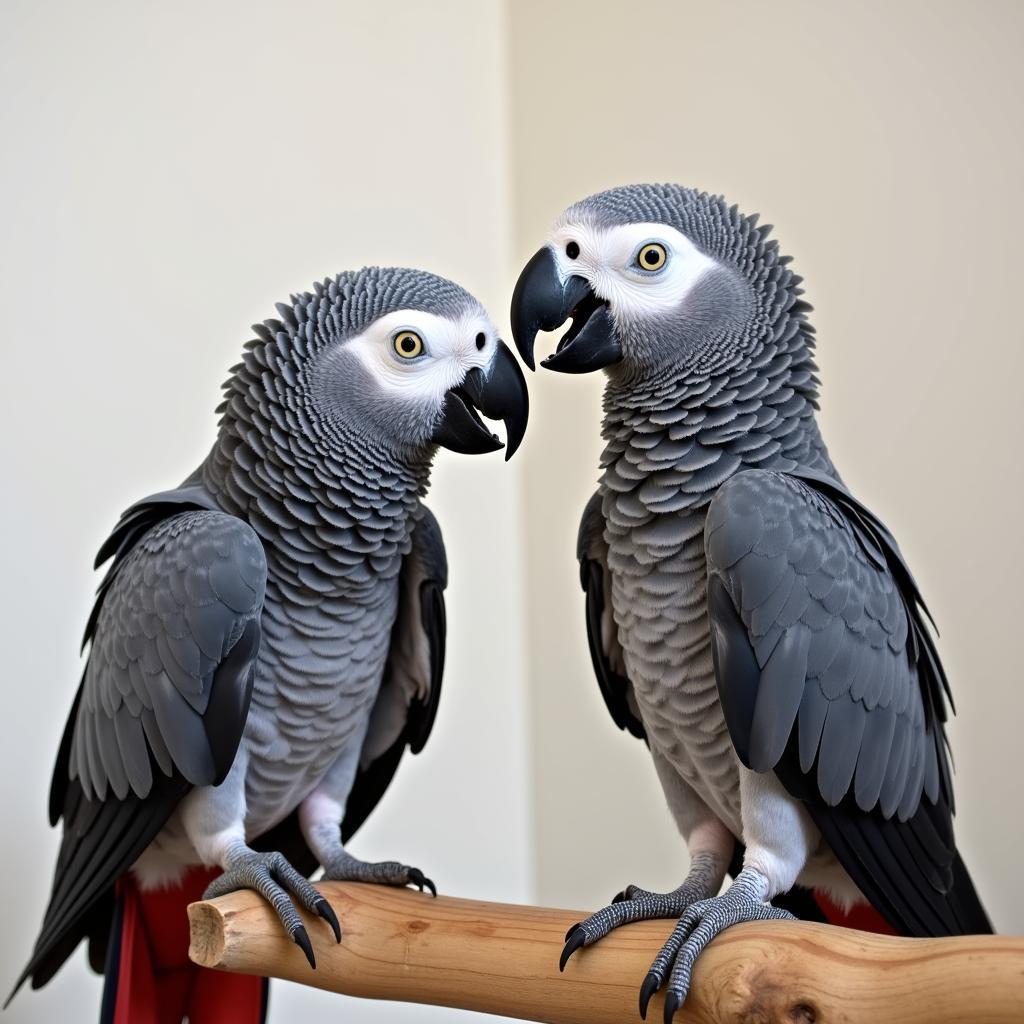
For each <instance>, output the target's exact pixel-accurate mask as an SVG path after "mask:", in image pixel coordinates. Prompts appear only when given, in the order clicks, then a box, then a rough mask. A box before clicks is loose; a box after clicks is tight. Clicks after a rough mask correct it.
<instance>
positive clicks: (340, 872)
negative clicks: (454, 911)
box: [324, 852, 437, 896]
mask: <svg viewBox="0 0 1024 1024" xmlns="http://www.w3.org/2000/svg"><path fill="white" fill-rule="evenodd" d="M324 881H328V882H370V883H371V884H373V885H396V886H404V885H415V886H416V888H417V889H419V891H420V892H423V891H424V889H429V890H430V895H431V896H436V895H437V886H435V885H434V883H433V882H432V881H431V880H430V879H429V878H427V876H426V875H424V874H423V872H422V871H420V869H419V868H413V867H409V865H408V864H402V863H401V862H400V861H397V860H382V861H378V862H377V863H368V862H367V861H363V860H359V859H358V858H356V857H353V856H352V855H351V854H350V853H347V852H345V853H344V854H343V856H341V857H339V858H338V859H337V860H335V861H332V862H331V863H330V864H325V865H324Z"/></svg>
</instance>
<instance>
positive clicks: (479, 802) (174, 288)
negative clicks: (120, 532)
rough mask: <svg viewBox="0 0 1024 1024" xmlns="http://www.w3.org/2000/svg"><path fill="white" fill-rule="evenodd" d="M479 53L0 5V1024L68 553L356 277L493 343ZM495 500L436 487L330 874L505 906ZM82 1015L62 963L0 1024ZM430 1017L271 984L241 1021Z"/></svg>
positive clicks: (346, 21) (480, 461) (65, 683)
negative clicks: (428, 550)
mask: <svg viewBox="0 0 1024 1024" xmlns="http://www.w3.org/2000/svg"><path fill="white" fill-rule="evenodd" d="M502 24H503V23H502V9H501V6H500V4H498V3H496V2H491V3H477V2H475V0H460V2H452V0H445V2H440V3H439V2H436V0H435V2H432V3H430V4H429V5H427V4H419V3H416V2H407V3H403V4H401V5H400V6H396V5H395V4H387V5H383V4H382V5H376V4H367V3H360V2H355V0H350V2H336V0H324V2H305V0H302V2H290V3H257V4H253V3H249V2H243V0H226V2H225V0H218V2H215V3H198V2H192V3H184V4H182V3H175V4H158V3H148V2H147V3H134V2H125V3H114V2H108V0H96V2H90V3H86V4H82V3H75V2H72V0H67V2H52V0H42V2H40V0H29V2H24V3H21V2H13V3H12V2H7V3H4V4H3V5H0V148H2V152H3V156H2V159H0V207H2V212H0V308H2V309H3V327H2V339H0V344H2V346H3V360H2V364H0V365H2V368H3V376H2V380H3V396H2V401H0V417H2V420H3V427H2V429H0V445H2V455H0V466H2V467H3V473H2V481H3V483H2V489H3V513H2V517H3V519H2V522H3V529H2V531H0V545H2V558H3V563H2V564H3V574H2V584H0V632H2V648H0V649H2V651H3V673H2V674H3V683H2V687H3V698H4V699H3V704H2V713H0V786H2V793H3V822H2V827H0V832H2V835H3V856H2V868H3V870H2V872H0V901H2V908H3V914H2V917H3V920H4V922H5V926H4V928H3V929H2V932H0V990H2V992H0V998H2V997H3V996H6V991H7V986H8V985H9V984H10V983H11V982H12V981H13V979H14V976H15V974H16V972H17V971H18V970H20V968H21V965H22V964H23V962H24V960H25V959H26V957H27V954H28V951H29V947H30V944H31V942H32V940H33V939H34V937H35V930H36V928H37V926H38V923H39V921H40V919H41V916H42V910H43V905H44V901H45V897H46V893H47V889H48V885H49V879H50V873H51V871H52V868H53V857H54V854H55V849H56V835H55V834H54V833H53V832H51V830H50V829H49V828H47V826H46V822H45V802H46V791H47V786H48V782H49V773H50V769H51V765H52V759H53V755H54V752H55V750H56V745H57V741H58V739H59V737H60V732H61V729H62V728H63V722H64V716H65V714H66V712H67V707H68V705H69V703H70V700H71V696H72V694H73V693H74V688H75V685H76V683H77V680H78V675H79V672H80V664H79V661H78V657H77V643H78V638H79V637H80V636H81V631H82V627H83V625H84V622H85V618H86V615H87V611H88V607H89V604H90V597H91V593H92V589H93V587H94V586H95V583H96V579H94V578H93V577H92V575H91V574H90V565H91V563H92V558H93V555H94V553H95V550H96V548H97V546H98V544H99V543H100V541H101V540H102V539H103V537H104V536H105V534H106V531H107V530H109V528H110V526H111V525H112V524H113V522H114V521H115V519H116V517H117V515H118V513H119V512H120V511H121V509H123V508H124V507H125V506H126V505H127V504H128V503H129V502H130V501H132V500H133V499H135V498H136V497H141V496H142V495H144V494H146V493H149V492H151V491H152V490H155V489H160V488H163V487H166V486H173V485H174V484H175V483H177V482H178V481H179V480H181V479H182V478H183V477H184V476H185V474H186V473H187V472H189V471H190V470H191V469H192V467H193V466H194V465H195V464H196V463H198V462H199V460H200V459H201V458H202V457H203V455H204V454H205V452H206V450H207V448H208V446H209V445H210V443H211V442H212V439H213V437H214V431H215V420H214V416H213V407H214V406H215V404H216V403H217V401H218V399H219V385H220V382H221V380H222V379H223V378H224V376H225V373H226V370H227V368H228V367H229V366H230V365H231V364H232V363H234V362H235V361H236V360H237V357H238V353H239V352H240V350H241V345H242V343H243V342H244V341H245V340H246V339H247V338H248V337H249V324H251V323H252V322H254V321H256V320H259V319H262V318H264V317H266V316H270V315H273V304H274V302H275V301H278V300H282V299H285V298H287V295H288V293H289V292H290V291H294V290H301V289H303V288H306V287H308V286H309V285H310V284H311V283H312V281H313V280H314V279H315V278H319V277H323V276H325V275H327V274H331V273H334V272H336V271H338V270H341V269H344V268H348V267H354V266H359V265H362V264H364V263H372V262H385V263H400V264H408V265H412V266H424V267H428V268H430V269H432V270H435V271H437V272H440V273H442V274H447V275H449V276H451V277H453V278H455V279H456V280H458V281H460V282H461V283H463V284H464V285H465V286H466V287H468V288H469V289H470V290H471V291H473V292H475V293H476V294H477V295H478V296H479V297H480V298H481V299H482V300H483V301H484V303H485V304H486V305H487V306H488V307H490V308H491V309H492V310H493V311H494V314H495V318H496V320H497V322H498V323H499V324H502V323H504V320H505V305H506V296H507V281H508V277H509V273H510V270H509V267H508V265H507V255H508V224H509V215H508V212H507V194H506V193H507V182H508V159H507V143H506V136H507V132H506V122H505V113H504V111H505V95H504V90H505V74H504V63H503V39H502ZM518 474H519V469H518V466H517V463H516V462H513V463H510V464H509V465H507V466H506V465H505V464H504V463H503V462H502V460H501V458H500V457H498V456H495V457H490V458H487V457H479V458H467V457H460V456H454V455H450V454H448V453H445V454H443V455H442V456H441V457H440V458H439V460H438V467H437V471H436V474H435V478H434V481H433V486H432V490H431V494H430V497H429V503H430V505H431V507H432V508H433V509H434V511H435V512H436V513H437V515H438V518H439V520H440V521H441V524H442V527H443V530H444V534H445V537H446V540H447V546H448V554H449V559H450V563H451V586H450V589H449V594H448V611H449V635H448V639H449V646H448V671H447V673H446V677H445V694H444V700H443V701H442V704H441V711H440V714H439V717H438V721H437V725H436V731H435V734H434V736H433V737H432V738H431V742H430V744H429V745H428V747H427V748H426V750H425V751H424V752H423V754H422V755H420V756H419V757H417V758H409V759H408V762H407V763H406V764H404V765H403V766H402V768H401V769H400V771H399V773H398V777H397V779H396V781H395V783H394V786H393V788H392V789H391V791H389V793H388V795H387V799H386V800H385V801H384V802H383V803H382V805H381V807H380V808H379V810H378V811H377V812H376V813H375V814H374V815H373V817H372V818H371V820H370V821H369V822H368V823H367V825H366V827H365V829H364V830H363V831H362V832H361V833H360V835H359V836H357V838H356V840H355V841H354V842H353V844H352V850H353V852H354V853H356V854H357V855H359V856H364V857H368V858H371V859H373V858H392V857H399V858H403V859H406V860H407V861H408V862H410V863H413V864H417V865H420V866H421V867H422V868H423V869H424V870H425V871H427V872H428V873H429V874H430V875H432V876H433V877H434V878H435V879H436V881H437V883H438V885H439V886H440V887H441V889H442V891H444V892H449V893H451V892H458V893H462V894H464V895H473V896H477V897H483V898H492V899H509V900H518V901H523V900H526V899H528V898H529V896H530V891H529V874H530V867H531V858H530V841H529V827H530V819H529V815H528V809H527V796H528V794H527V792H526V791H525V788H524V786H523V784H522V779H523V778H524V776H525V774H526V756H527V751H526V737H525V727H526V694H525V688H524V685H523V670H524V664H523V653H522V650H521V645H520V640H521V637H522V633H523V630H522V628H521V619H522V617H521V613H520V608H521V607H522V593H521V586H520V584H519V569H518V567H519V566H520V565H521V564H522V557H521V555H522V552H521V546H522V543H523V540H522V535H521V524H520V521H519V517H518V516H517V515H516V512H515V494H516V486H517V485H516V481H517V477H518ZM496 581H500V585H498V583H496ZM495 722H500V723H501V728H498V729H495V728H493V726H494V723H495ZM467 811H468V813H467ZM98 998H99V983H98V980H97V979H96V978H95V977H94V976H93V975H91V974H89V973H87V971H86V968H85V963H84V956H83V954H82V953H81V952H79V953H78V954H77V955H76V957H75V959H74V961H73V962H72V963H70V964H69V965H68V966H67V967H66V968H65V970H64V971H63V972H62V973H61V974H60V976H59V977H58V978H56V979H55V980H54V982H53V983H52V984H51V985H50V986H48V987H47V988H46V989H45V990H44V991H43V992H41V993H38V994H36V993H28V992H25V993H22V994H21V995H19V997H18V999H17V1000H16V1001H15V1003H14V1004H13V1005H12V1007H11V1009H10V1010H9V1011H8V1012H7V1013H6V1014H4V1015H3V1020H4V1021H5V1022H11V1024H17V1022H23V1021H58V1020H67V1021H71V1020H75V1021H78V1020H91V1019H95V1014H96V1008H97V1007H98ZM447 1017H448V1014H447V1013H446V1012H445V1011H441V1010H433V1009H430V1008H415V1007H401V1006H393V1005H386V1004H379V1003H369V1002H362V1001H355V1000H346V999H341V998H340V997H333V996H330V995H328V994H326V993H322V992H318V991H316V990H314V989H310V988H300V987H299V986H294V985H286V984H283V983H281V984H276V985H275V986H274V992H273V996H272V1002H271V1014H270V1020H271V1022H274V1021H288V1020H302V1021H304V1022H309V1024H311V1022H315V1021H336V1020H345V1021H348V1022H351V1024H359V1022H363V1021H387V1022H389V1024H390V1022H392V1021H427V1020H437V1021H440V1020H445V1019H447ZM488 1019H490V1018H488Z"/></svg>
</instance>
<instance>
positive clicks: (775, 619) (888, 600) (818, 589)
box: [705, 470, 991, 935]
mask: <svg viewBox="0 0 1024 1024" xmlns="http://www.w3.org/2000/svg"><path fill="white" fill-rule="evenodd" d="M705 548H706V552H707V561H708V615H709V620H710V627H711V637H712V653H713V656H714V662H715V673H716V677H717V682H718V691H719V696H720V699H721V703H722V708H723V711H724V714H725V719H726V723H727V725H728V728H729V733H730V735H731V737H732V741H733V744H734V746H735V748H736V751H737V754H738V755H739V757H740V760H741V761H742V762H743V764H745V765H746V766H747V767H748V768H751V769H753V770H754V771H759V772H764V771H768V770H772V769H774V771H775V773H776V775H777V776H778V777H779V779H780V780H781V782H782V783H783V785H784V786H785V787H786V789H787V790H788V791H789V792H790V793H791V794H792V795H793V796H795V797H797V798H799V799H800V800H802V801H803V802H804V805H805V806H806V808H807V810H808V812H809V814H810V816H811V818H812V819H813V821H814V823H815V824H816V825H817V827H818V829H819V830H820V832H821V833H822V835H823V837H824V838H825V841H826V842H827V843H828V844H829V846H830V847H831V849H832V851H833V853H834V854H835V855H836V857H837V859H838V860H839V862H840V864H842V866H843V867H844V868H845V870H846V871H847V873H848V874H849V875H850V877H851V878H852V879H853V881H854V882H855V884H856V885H857V886H858V887H859V888H860V890H861V892H862V893H863V894H864V896H865V897H866V898H867V899H868V900H869V901H870V902H871V904H872V905H873V906H874V907H875V909H876V910H878V911H879V912H880V913H881V914H882V915H883V917H885V919H886V920H887V921H888V922H889V924H890V925H891V926H892V927H893V928H895V929H896V930H897V931H899V932H901V933H903V934H909V935H949V934H963V933H969V932H982V931H990V930H991V925H990V924H989V922H988V919H987V917H986V915H985V912H984V910H983V908H982V906H981V904H980V902H979V901H978V898H977V896H976V894H975V892H974V889H973V887H972V885H971V882H970V878H969V876H968V875H967V872H966V869H965V868H964V866H963V864H962V862H961V861H960V858H959V855H958V854H957V850H956V844H955V841H954V838H953V826H952V815H953V791H952V784H951V778H950V770H949V762H948V756H947V744H946V737H945V733H944V729H943V722H944V721H945V718H946V696H948V693H949V689H948V684H947V682H946V678H945V674H944V672H943V669H942V665H941V663H940V661H939V658H938V653H937V651H936V649H935V644H934V641H933V639H932V636H931V634H930V632H929V631H928V628H927V626H926V624H925V621H924V616H925V615H927V610H926V608H925V607H924V604H923V602H922V600H921V596H920V593H919V592H918V589H917V585H916V583H915V582H914V579H913V576H912V575H911V574H910V571H909V569H908V568H907V565H906V563H905V562H904V560H903V557H902V555H901V554H900V551H899V548H898V547H897V545H896V542H895V540H894V539H893V537H892V535H891V534H890V533H889V531H888V530H887V529H886V528H885V527H884V526H883V525H882V523H881V522H880V521H879V520H878V519H877V518H875V516H874V515H872V513H870V512H869V511H868V510H867V509H866V508H864V506H863V505H861V504H860V503H859V502H857V500H856V499H854V498H853V497H852V496H851V495H850V494H849V493H848V492H847V491H846V489H845V488H844V487H843V486H842V484H840V483H839V482H838V481H836V480H834V479H832V478H830V477H827V476H824V475H822V474H819V473H815V472H813V471H806V470H801V471H798V472H795V473H792V474H784V473H778V472H771V471H763V470H749V471H745V472H741V473H738V474H736V475H735V476H733V477H731V478H730V479H729V480H728V481H727V482H726V483H725V484H723V485H722V486H721V487H720V488H719V489H718V491H717V493H716V495H715V498H714V500H713V501H712V503H711V506H710V508H709V510H708V517H707V523H706V526H705Z"/></svg>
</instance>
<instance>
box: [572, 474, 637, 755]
mask: <svg viewBox="0 0 1024 1024" xmlns="http://www.w3.org/2000/svg"><path fill="white" fill-rule="evenodd" d="M576 558H577V559H578V560H579V564H580V585H581V586H582V587H583V593H584V597H585V607H586V621H587V644H588V646H589V648H590V660H591V663H592V664H593V666H594V675H595V676H596V677H597V685H598V687H599V688H600V690H601V696H602V697H603V698H604V702H605V705H606V706H607V708H608V711H609V713H610V714H611V716H612V720H613V721H614V722H615V724H616V725H617V726H618V727H619V728H620V729H625V730H626V731H627V732H629V733H631V734H632V735H633V736H636V737H637V739H641V740H643V741H644V742H646V741H647V733H646V732H645V730H644V725H643V722H642V721H641V720H640V712H639V710H638V709H637V705H636V700H635V699H634V697H633V685H632V683H630V681H629V679H628V678H627V676H626V669H625V665H624V663H623V658H622V648H621V647H620V646H619V640H618V634H617V633H616V627H615V620H614V618H613V617H612V603H611V574H610V573H609V572H608V545H607V544H606V543H605V539H604V516H603V514H602V512H601V495H600V493H597V494H595V495H593V497H592V498H591V499H590V501H588V502H587V507H586V508H585V509H584V511H583V518H582V520H581V521H580V530H579V535H578V537H577V541H576Z"/></svg>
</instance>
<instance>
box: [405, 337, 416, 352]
mask: <svg viewBox="0 0 1024 1024" xmlns="http://www.w3.org/2000/svg"><path fill="white" fill-rule="evenodd" d="M415 347H416V342H414V341H413V340H412V338H403V339H402V351H403V352H411V351H412V350H413V349H414V348H415Z"/></svg>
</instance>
